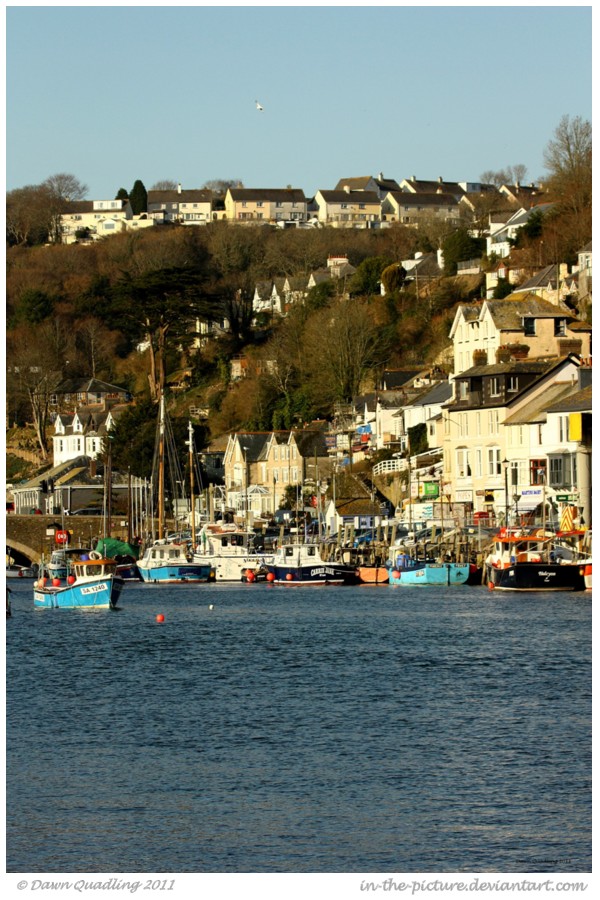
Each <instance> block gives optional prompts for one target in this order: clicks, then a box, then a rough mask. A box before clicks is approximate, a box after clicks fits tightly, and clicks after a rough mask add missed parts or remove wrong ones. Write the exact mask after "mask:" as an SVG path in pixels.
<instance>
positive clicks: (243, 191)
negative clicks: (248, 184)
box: [228, 188, 306, 203]
mask: <svg viewBox="0 0 600 900" xmlns="http://www.w3.org/2000/svg"><path fill="white" fill-rule="evenodd" d="M228 193H229V195H230V196H231V198H232V200H267V201H270V202H274V201H277V200H287V201H292V202H293V201H295V202H301V203H304V202H305V201H306V197H305V196H304V191H303V190H302V188H229V192H228Z"/></svg>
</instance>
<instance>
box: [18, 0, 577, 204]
mask: <svg viewBox="0 0 600 900" xmlns="http://www.w3.org/2000/svg"><path fill="white" fill-rule="evenodd" d="M6 45H7V68H6V71H7V84H6V124H7V132H6V133H7V138H6V154H7V160H6V161H7V175H6V188H7V190H12V189H13V188H16V187H22V186H24V185H26V184H38V183H39V182H41V181H43V180H44V179H45V178H47V177H48V176H49V175H53V174H55V173H58V172H68V173H71V174H73V175H75V176H76V177H77V178H78V179H79V180H80V181H82V182H83V183H85V184H86V185H88V188H89V190H88V193H87V197H88V199H93V198H95V199H107V198H112V197H114V195H115V194H116V192H117V190H118V189H119V188H120V187H124V188H126V189H127V190H130V189H131V187H132V186H133V183H134V181H135V180H136V179H138V178H139V179H141V180H142V181H143V183H144V185H145V186H146V188H150V187H151V186H152V185H153V184H154V183H155V182H156V181H158V180H162V179H171V180H174V181H179V182H181V184H182V185H183V187H184V188H194V187H200V186H201V185H202V184H203V183H204V182H205V181H207V180H209V179H214V178H226V179H232V178H239V179H241V180H242V181H243V183H244V185H245V186H246V187H282V186H285V185H287V184H290V185H292V186H294V187H300V188H303V189H304V191H305V193H306V194H307V196H311V195H313V194H314V193H315V192H316V191H317V190H318V189H319V188H333V187H335V185H336V183H337V181H338V179H339V178H342V177H353V176H362V175H377V174H378V173H379V172H383V173H384V174H385V175H386V176H387V177H391V178H396V179H397V180H401V179H402V178H407V177H410V176H411V175H416V176H417V178H424V179H436V178H437V177H438V176H442V177H443V178H444V179H445V180H447V181H476V180H478V178H479V176H480V175H481V173H482V172H484V171H485V170H489V169H492V170H496V169H500V168H505V167H506V166H509V165H514V164H517V163H519V164H523V165H525V166H526V167H527V170H528V171H527V180H531V181H532V180H537V179H538V178H540V177H541V176H542V175H543V173H544V165H543V152H544V148H545V146H546V145H547V143H548V141H549V140H550V139H551V138H552V135H553V132H554V129H555V128H556V126H557V125H558V123H559V121H560V119H561V117H562V116H563V115H565V114H568V115H570V116H571V117H573V116H581V117H582V118H584V119H589V120H591V118H592V15H591V7H590V6H587V7H586V6H580V7H577V6H528V7H523V6H495V7H485V6H437V7H435V6H431V7H419V6H397V5H396V6H374V7H366V6H346V5H344V6H296V7H289V6H236V7H231V6H229V7H228V6H212V7H211V6H178V7H165V6H128V7H121V6H96V7H86V6H65V7H45V6H37V7H33V6H13V7H9V8H8V9H7V11H6ZM255 100H259V101H260V102H261V103H262V104H263V105H264V112H258V111H257V110H256V108H255V105H254V102H255Z"/></svg>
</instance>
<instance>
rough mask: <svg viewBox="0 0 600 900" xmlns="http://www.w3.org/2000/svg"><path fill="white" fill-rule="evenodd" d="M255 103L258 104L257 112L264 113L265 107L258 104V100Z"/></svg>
mask: <svg viewBox="0 0 600 900" xmlns="http://www.w3.org/2000/svg"><path fill="white" fill-rule="evenodd" d="M254 102H255V103H256V108H257V110H258V111H259V112H264V109H265V108H264V106H261V105H260V103H259V102H258V100H255V101H254Z"/></svg>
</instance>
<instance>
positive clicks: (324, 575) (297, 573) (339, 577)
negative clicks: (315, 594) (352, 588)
mask: <svg viewBox="0 0 600 900" xmlns="http://www.w3.org/2000/svg"><path fill="white" fill-rule="evenodd" d="M267 570H268V574H267V581H271V582H272V584H287V585H300V584H310V585H324V584H359V577H358V573H357V570H356V569H355V568H354V567H352V566H342V565H337V564H332V563H317V564H315V565H313V566H293V565H289V566H285V565H276V564H275V565H269V566H267ZM269 575H272V576H273V578H270V577H269Z"/></svg>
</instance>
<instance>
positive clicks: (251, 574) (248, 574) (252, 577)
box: [246, 572, 256, 584]
mask: <svg viewBox="0 0 600 900" xmlns="http://www.w3.org/2000/svg"><path fill="white" fill-rule="evenodd" d="M246 581H248V582H250V584H252V582H253V581H256V575H255V574H254V572H246Z"/></svg>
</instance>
